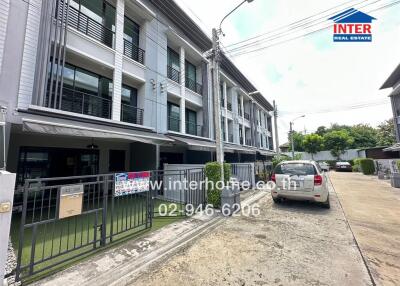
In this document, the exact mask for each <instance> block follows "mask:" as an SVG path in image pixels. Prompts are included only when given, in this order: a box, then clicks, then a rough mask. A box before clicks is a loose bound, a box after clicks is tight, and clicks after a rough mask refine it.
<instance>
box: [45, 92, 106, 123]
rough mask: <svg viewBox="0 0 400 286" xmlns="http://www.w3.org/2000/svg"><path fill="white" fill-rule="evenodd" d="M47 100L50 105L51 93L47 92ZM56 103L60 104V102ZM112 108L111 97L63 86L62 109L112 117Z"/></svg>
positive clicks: (47, 104)
mask: <svg viewBox="0 0 400 286" xmlns="http://www.w3.org/2000/svg"><path fill="white" fill-rule="evenodd" d="M46 100H47V102H46V106H50V103H49V100H50V94H49V93H47V97H46ZM56 105H57V107H58V106H59V104H58V102H57V104H56ZM111 108H112V101H111V99H108V98H103V97H100V96H98V95H94V94H88V93H84V92H81V91H77V90H74V89H70V88H67V87H64V88H63V94H62V98H61V110H64V111H69V112H74V113H80V114H85V115H91V116H96V117H101V118H107V119H110V118H111Z"/></svg>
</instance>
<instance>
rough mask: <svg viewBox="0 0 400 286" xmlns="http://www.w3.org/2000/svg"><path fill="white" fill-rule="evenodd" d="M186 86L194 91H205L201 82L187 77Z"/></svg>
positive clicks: (200, 92) (199, 92)
mask: <svg viewBox="0 0 400 286" xmlns="http://www.w3.org/2000/svg"><path fill="white" fill-rule="evenodd" d="M185 86H186V87H187V88H188V89H190V90H192V91H194V92H195V93H198V94H200V95H201V94H202V92H203V86H202V85H201V84H200V83H197V82H196V81H195V80H193V79H191V78H189V77H185Z"/></svg>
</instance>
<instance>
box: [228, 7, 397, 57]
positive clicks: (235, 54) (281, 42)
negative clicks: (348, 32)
mask: <svg viewBox="0 0 400 286" xmlns="http://www.w3.org/2000/svg"><path fill="white" fill-rule="evenodd" d="M399 3H400V0H397V1H394V2H392V3H388V4H385V5H382V6H380V7H378V8H376V9H373V10H370V11H367V13H371V12H374V11H378V10H382V9H386V8H390V7H392V6H395V5H398V4H399ZM331 26H333V24H332V23H331V24H329V25H327V26H325V27H322V28H320V29H317V30H314V31H311V32H308V33H305V34H301V35H299V36H296V37H293V38H290V39H286V40H283V41H280V42H277V43H274V44H271V45H267V46H263V47H260V48H257V49H253V50H247V51H243V52H238V53H234V54H233V55H232V57H237V56H241V55H247V54H250V53H254V52H258V51H262V50H265V49H267V48H270V47H273V46H276V45H279V44H283V43H286V42H289V41H293V40H295V39H298V38H303V37H305V36H308V35H311V34H314V33H317V32H319V31H322V30H325V29H327V28H329V27H331Z"/></svg>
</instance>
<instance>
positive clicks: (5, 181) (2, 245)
mask: <svg viewBox="0 0 400 286" xmlns="http://www.w3.org/2000/svg"><path fill="white" fill-rule="evenodd" d="M14 187H15V174H12V173H9V172H6V171H0V189H1V192H0V229H1V232H0V268H1V269H0V283H1V284H2V283H3V280H4V273H5V265H6V263H7V254H8V239H9V235H10V225H11V211H12V205H13V198H14Z"/></svg>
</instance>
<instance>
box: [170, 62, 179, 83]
mask: <svg viewBox="0 0 400 286" xmlns="http://www.w3.org/2000/svg"><path fill="white" fill-rule="evenodd" d="M167 76H168V78H169V79H171V80H173V81H175V82H177V83H180V82H181V72H180V71H178V70H176V69H174V68H173V67H171V66H167Z"/></svg>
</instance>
